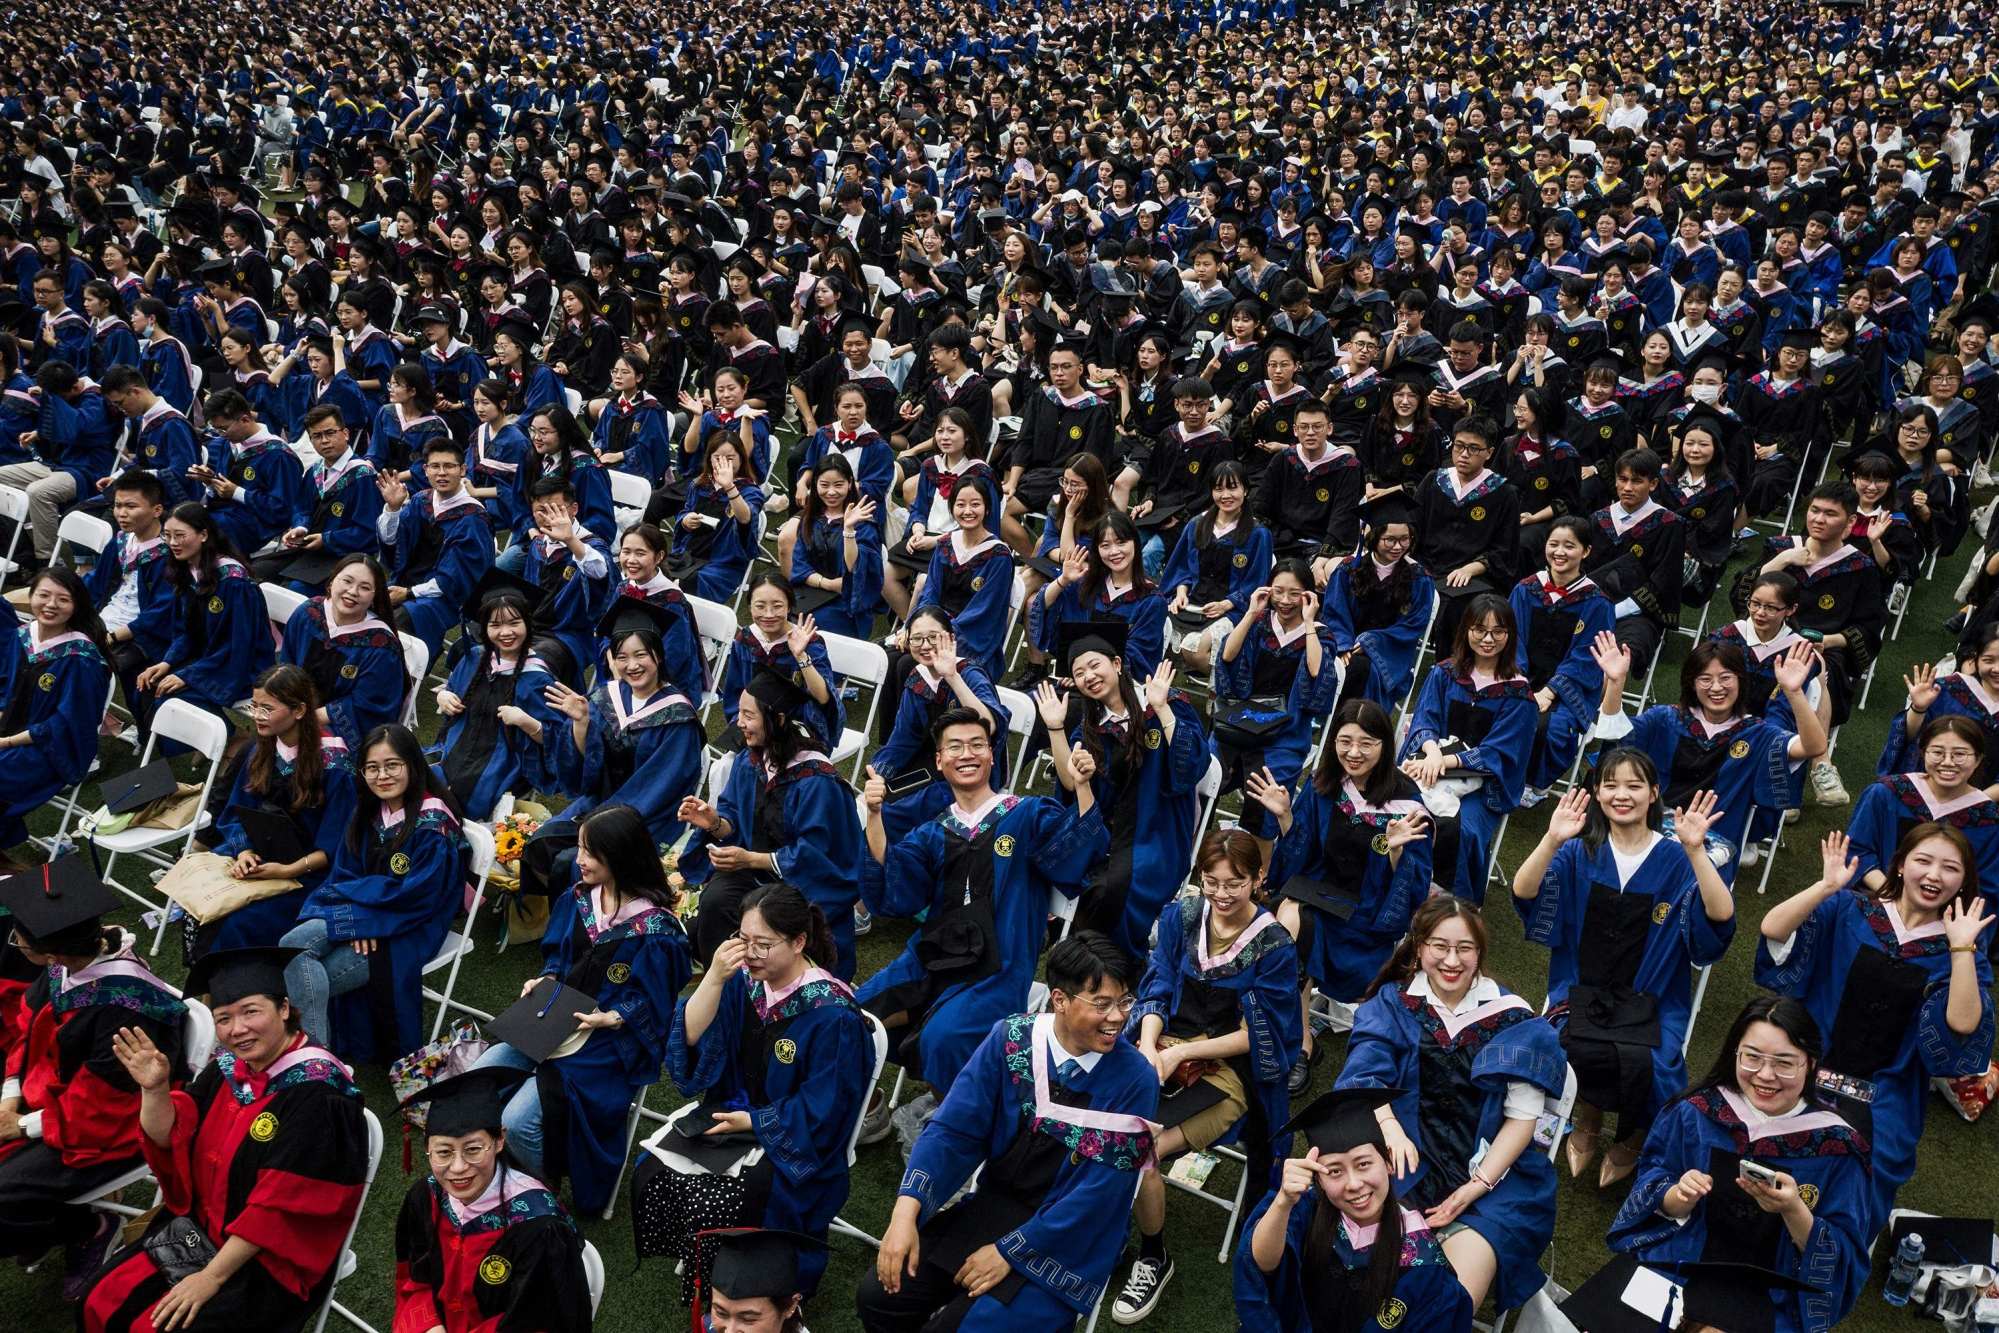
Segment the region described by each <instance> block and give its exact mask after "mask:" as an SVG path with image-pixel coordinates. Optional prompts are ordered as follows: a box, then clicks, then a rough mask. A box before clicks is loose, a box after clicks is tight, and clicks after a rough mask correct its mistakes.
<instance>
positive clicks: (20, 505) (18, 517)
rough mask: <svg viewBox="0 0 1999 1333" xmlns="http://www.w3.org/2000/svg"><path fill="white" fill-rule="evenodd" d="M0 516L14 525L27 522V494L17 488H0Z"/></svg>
mask: <svg viewBox="0 0 1999 1333" xmlns="http://www.w3.org/2000/svg"><path fill="white" fill-rule="evenodd" d="M0 515H4V516H5V517H7V518H11V519H13V520H14V521H15V522H16V523H26V522H27V521H28V493H27V492H26V491H24V490H22V489H21V488H20V487H19V486H0Z"/></svg>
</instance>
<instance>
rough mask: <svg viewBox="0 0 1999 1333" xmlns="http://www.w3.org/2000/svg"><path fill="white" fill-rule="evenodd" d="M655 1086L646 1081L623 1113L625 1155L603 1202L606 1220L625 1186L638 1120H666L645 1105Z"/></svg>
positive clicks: (615, 1208) (637, 1136)
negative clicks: (607, 1196)
mask: <svg viewBox="0 0 1999 1333" xmlns="http://www.w3.org/2000/svg"><path fill="white" fill-rule="evenodd" d="M656 1086H657V1085H656V1084H652V1083H648V1084H647V1085H646V1086H645V1087H643V1088H640V1089H639V1095H638V1096H636V1097H634V1098H632V1109H631V1110H630V1111H629V1112H627V1113H626V1115H625V1156H624V1160H623V1161H621V1162H619V1163H618V1179H617V1181H616V1183H614V1184H613V1185H612V1186H611V1197H610V1199H609V1200H608V1201H607V1202H606V1203H605V1204H604V1220H605V1221H606V1222H608V1221H610V1220H611V1218H612V1217H613V1216H614V1215H615V1214H616V1213H617V1211H618V1194H619V1192H620V1191H622V1190H623V1189H624V1188H625V1173H626V1172H627V1171H629V1170H631V1169H632V1148H633V1146H634V1145H636V1144H637V1143H638V1141H639V1121H641V1120H650V1121H652V1122H654V1123H655V1124H660V1125H664V1124H665V1123H666V1121H667V1118H666V1117H665V1116H663V1115H661V1114H660V1113H659V1112H657V1111H655V1110H653V1109H652V1108H651V1107H649V1106H647V1105H646V1094H647V1093H648V1092H651V1091H652V1090H653V1088H654V1087H656Z"/></svg>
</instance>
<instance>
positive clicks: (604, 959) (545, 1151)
mask: <svg viewBox="0 0 1999 1333" xmlns="http://www.w3.org/2000/svg"><path fill="white" fill-rule="evenodd" d="M654 836H655V835H654V831H653V830H652V829H651V828H649V827H647V823H646V817H645V816H644V815H643V814H641V813H640V812H639V811H637V810H634V809H633V808H632V807H631V806H628V805H611V806H605V807H603V808H600V809H598V810H596V811H594V812H592V813H591V814H590V815H589V816H588V817H586V818H585V819H584V820H583V822H582V824H581V825H580V826H579V827H578V828H577V831H576V854H575V865H574V870H573V872H572V873H571V875H570V876H568V877H567V878H566V881H565V882H566V883H567V884H568V887H567V888H566V889H564V890H562V891H559V892H557V893H556V894H555V895H554V897H553V899H552V901H551V902H550V905H549V915H548V930H547V932H546V933H545V934H544V935H543V936H542V941H541V954H542V966H541V974H540V975H539V976H535V977H530V978H528V980H527V981H526V982H525V983H524V984H523V985H522V986H521V994H522V995H526V994H527V993H528V992H529V991H531V990H533V989H534V988H535V987H536V986H537V985H539V984H540V983H541V982H542V981H543V980H544V979H548V978H553V979H554V980H555V981H557V982H559V983H561V984H562V985H564V986H568V987H571V988H573V989H575V990H579V991H582V992H583V993H584V994H586V995H589V996H592V997H594V998H595V1001H596V1007H595V1008H593V1009H591V1010H589V1011H588V1012H585V1013H579V1014H577V1015H576V1030H575V1032H574V1033H573V1034H572V1035H571V1036H570V1038H569V1039H568V1040H567V1041H565V1042H564V1043H563V1044H562V1045H561V1046H559V1047H557V1048H556V1050H555V1051H554V1052H553V1053H552V1054H550V1055H549V1056H548V1058H547V1059H545V1060H543V1061H541V1062H539V1063H537V1062H536V1061H535V1060H533V1059H532V1058H530V1057H529V1056H527V1055H525V1054H523V1053H522V1052H521V1051H519V1050H517V1049H515V1048H514V1047H513V1046H511V1045H508V1044H507V1043H505V1042H502V1043H500V1044H499V1045H497V1046H494V1047H492V1048H491V1049H490V1050H488V1051H487V1052H486V1053H485V1054H484V1055H482V1056H480V1057H479V1062H478V1064H477V1065H476V1066H475V1068H489V1067H492V1066H496V1065H497V1066H501V1067H504V1068H508V1069H520V1070H529V1071H533V1073H534V1077H533V1078H531V1079H529V1080H528V1081H527V1082H526V1083H524V1084H522V1085H521V1087H520V1089H519V1090H518V1091H516V1092H515V1093H514V1094H513V1096H512V1097H511V1098H510V1099H509V1100H508V1102H507V1107H506V1111H505V1113H504V1114H503V1115H502V1117H501V1123H502V1124H503V1125H504V1127H505V1129H506V1131H507V1138H508V1140H509V1141H510V1142H511V1143H512V1145H513V1151H514V1153H515V1157H516V1160H518V1161H519V1162H520V1164H521V1165H522V1166H523V1167H525V1168H526V1169H527V1170H529V1171H532V1172H533V1173H534V1174H535V1175H537V1176H540V1177H541V1178H542V1179H544V1180H546V1181H548V1182H549V1184H550V1186H551V1187H554V1186H556V1185H558V1184H559V1182H560V1181H561V1180H562V1179H563V1178H564V1177H567V1178H568V1179H569V1182H570V1198H571V1200H572V1202H573V1203H574V1205H575V1207H576V1210H577V1212H579V1213H596V1212H601V1211H602V1210H603V1208H604V1205H605V1204H607V1203H609V1202H610V1200H611V1192H612V1190H613V1189H614V1188H615V1186H616V1184H617V1179H618V1175H619V1173H620V1171H621V1170H622V1169H623V1166H624V1162H625V1150H626V1143H627V1139H626V1137H625V1124H626V1117H627V1115H628V1113H629V1111H630V1109H631V1103H632V1099H633V1098H634V1097H636V1096H637V1095H638V1094H639V1091H640V1090H641V1089H642V1088H645V1087H647V1086H648V1085H650V1084H652V1083H653V1082H655V1081H656V1080H657V1079H658V1078H659V1074H660V1066H661V1064H662V1063H663V1062H664V1061H665V1059H666V1053H667V1032H668V1029H669V1027H670V1026H671V1025H672V1022H673V1009H674V1005H675V997H677V996H678V995H679V993H680V992H681V990H682V989H683V988H684V987H685V986H686V985H687V982H688V980H689V979H690V978H691V977H692V975H693V967H692V963H691V960H690V958H689V954H688V947H687V934H686V932H685V931H684V930H683V929H682V928H681V924H680V917H679V916H678V914H677V913H676V911H675V908H676V907H677V906H678V903H679V893H678V892H677V891H676V890H675V889H674V887H673V886H672V885H671V884H670V883H669V882H668V880H667V874H666V867H665V866H664V865H663V864H661V861H660V855H659V846H658V844H657V843H656V842H655V841H654ZM550 998H551V999H553V998H554V997H553V995H551V997H550Z"/></svg>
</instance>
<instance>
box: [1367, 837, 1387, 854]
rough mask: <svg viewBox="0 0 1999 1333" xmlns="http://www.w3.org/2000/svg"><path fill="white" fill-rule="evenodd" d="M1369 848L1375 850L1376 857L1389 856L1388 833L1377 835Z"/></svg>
mask: <svg viewBox="0 0 1999 1333" xmlns="http://www.w3.org/2000/svg"><path fill="white" fill-rule="evenodd" d="M1368 846H1370V847H1372V848H1374V854H1375V855H1376V856H1386V855H1388V835H1387V834H1386V833H1377V834H1375V835H1374V841H1373V842H1371V843H1369V844H1368Z"/></svg>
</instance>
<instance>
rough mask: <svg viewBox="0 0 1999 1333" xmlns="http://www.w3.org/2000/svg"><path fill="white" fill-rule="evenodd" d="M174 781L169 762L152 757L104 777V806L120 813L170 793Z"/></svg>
mask: <svg viewBox="0 0 1999 1333" xmlns="http://www.w3.org/2000/svg"><path fill="white" fill-rule="evenodd" d="M176 785H177V784H176V783H175V781H174V768H173V762H172V761H171V760H167V759H155V760H154V761H153V762H152V763H150V764H147V765H146V766H145V767H144V768H138V769H134V770H132V771H131V772H130V773H123V774H120V775H119V776H117V777H115V778H107V779H106V780H105V782H104V784H103V793H104V808H105V809H106V810H109V811H110V812H111V813H112V814H114V815H122V814H125V813H127V812H128V811H132V810H137V809H138V808H139V807H141V806H143V805H150V804H151V803H152V802H154V801H157V800H159V799H160V798H161V797H162V796H170V795H172V794H173V792H174V790H175V787H176Z"/></svg>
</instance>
